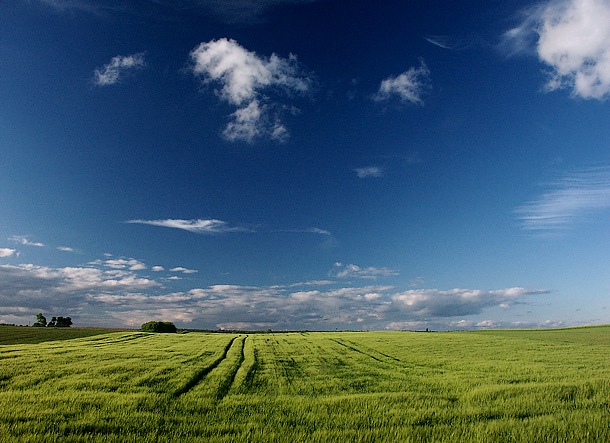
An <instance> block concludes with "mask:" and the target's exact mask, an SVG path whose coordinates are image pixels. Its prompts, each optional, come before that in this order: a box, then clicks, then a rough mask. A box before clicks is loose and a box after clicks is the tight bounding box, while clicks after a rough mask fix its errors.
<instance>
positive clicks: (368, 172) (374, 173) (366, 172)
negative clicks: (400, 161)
mask: <svg viewBox="0 0 610 443" xmlns="http://www.w3.org/2000/svg"><path fill="white" fill-rule="evenodd" d="M354 172H355V173H356V175H357V176H358V178H369V177H383V168H381V167H379V166H366V167H363V168H355V169H354Z"/></svg>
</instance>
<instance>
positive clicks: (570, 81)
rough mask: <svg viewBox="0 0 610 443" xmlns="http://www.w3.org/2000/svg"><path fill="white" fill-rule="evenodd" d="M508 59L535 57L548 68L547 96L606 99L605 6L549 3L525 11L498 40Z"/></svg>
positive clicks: (574, 0) (593, 1)
mask: <svg viewBox="0 0 610 443" xmlns="http://www.w3.org/2000/svg"><path fill="white" fill-rule="evenodd" d="M502 43H503V45H504V46H505V47H508V48H510V49H511V52H512V53H515V52H522V51H528V50H530V49H531V46H532V45H534V46H535V52H536V54H537V56H538V58H539V59H540V61H542V62H543V63H545V64H546V65H548V66H549V67H550V72H549V80H548V82H547V83H546V85H545V89H546V90H547V91H554V90H557V89H564V88H567V89H570V90H571V92H572V94H573V95H575V96H579V97H582V98H585V99H600V100H601V99H605V98H607V97H608V96H609V95H610V1H608V0H552V1H550V2H548V3H543V4H539V5H537V6H535V7H533V8H530V9H528V10H527V11H524V19H523V20H522V22H521V23H520V24H519V25H518V26H516V27H515V28H513V29H510V30H509V31H507V32H506V33H505V34H504V35H503V42H502Z"/></svg>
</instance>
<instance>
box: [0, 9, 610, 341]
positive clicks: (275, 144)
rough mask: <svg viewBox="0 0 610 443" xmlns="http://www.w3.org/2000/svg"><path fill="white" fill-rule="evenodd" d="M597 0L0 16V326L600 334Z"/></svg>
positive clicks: (604, 159)
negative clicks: (51, 323) (585, 329)
mask: <svg viewBox="0 0 610 443" xmlns="http://www.w3.org/2000/svg"><path fill="white" fill-rule="evenodd" d="M609 98H610V2H609V1H608V0H552V1H548V2H542V3H536V2H532V1H512V0H511V1H503V2H496V1H493V2H490V1H474V0H473V1H468V2H459V3H456V2H449V1H432V2H430V1H428V2H404V1H398V0H396V1H394V0H389V1H385V2H381V3H379V2H365V1H362V2H344V1H335V0H317V1H316V0H310V1H308V0H303V1H299V0H265V1H257V2H254V1H248V0H230V1H226V0H225V1H221V0H185V1H181V2H170V1H166V0H139V1H134V2H120V1H111V0H102V1H92V0H75V1H68V0H28V1H25V0H9V1H5V2H2V3H1V4H0V208H1V209H0V322H4V323H16V324H28V322H32V321H34V319H35V316H36V314H37V313H38V312H43V313H45V315H47V316H48V317H50V316H59V315H62V316H71V317H72V319H73V321H74V324H75V325H76V326H94V325H103V326H139V325H140V324H141V323H143V322H145V321H148V320H155V319H160V320H167V321H174V322H175V323H176V324H177V325H178V326H179V327H190V328H253V329H268V328H271V329H330V330H334V329H425V328H430V329H441V330H445V329H461V328H466V329H473V328H490V327H554V326H571V325H584V324H600V323H610V309H609V306H608V300H609V295H610V273H609V272H608V266H609V265H610V248H609V245H610V229H609V228H610V149H609V148H610V124H609V123H610V103H609V101H608V99H609Z"/></svg>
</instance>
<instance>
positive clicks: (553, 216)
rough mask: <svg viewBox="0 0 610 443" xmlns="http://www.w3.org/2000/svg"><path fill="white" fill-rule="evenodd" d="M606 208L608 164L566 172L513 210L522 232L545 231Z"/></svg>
mask: <svg viewBox="0 0 610 443" xmlns="http://www.w3.org/2000/svg"><path fill="white" fill-rule="evenodd" d="M609 209H610V167H605V168H594V169H587V170H583V171H578V172H574V173H572V174H569V175H567V176H566V177H564V178H563V179H562V180H561V181H559V182H557V183H555V184H553V185H552V189H551V190H550V191H548V192H545V193H544V194H542V195H541V196H540V198H538V199H536V200H533V201H531V202H528V203H526V204H525V205H523V206H521V207H520V208H518V209H517V210H516V211H515V213H516V215H517V217H518V219H519V220H520V221H521V223H522V226H523V229H525V230H526V231H534V232H538V233H544V234H548V233H554V232H555V233H556V232H558V231H561V230H565V229H567V228H568V227H570V226H571V225H573V224H574V223H576V222H578V221H580V220H584V219H586V218H587V217H589V216H591V215H593V214H595V213H596V212H601V211H607V210H609Z"/></svg>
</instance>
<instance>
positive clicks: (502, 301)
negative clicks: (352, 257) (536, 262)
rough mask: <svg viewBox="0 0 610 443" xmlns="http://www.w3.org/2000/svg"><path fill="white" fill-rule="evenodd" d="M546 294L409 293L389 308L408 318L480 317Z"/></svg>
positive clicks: (506, 291)
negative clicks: (484, 312) (534, 296)
mask: <svg viewBox="0 0 610 443" xmlns="http://www.w3.org/2000/svg"><path fill="white" fill-rule="evenodd" d="M545 293H548V291H542V290H531V289H524V288H509V289H500V290H494V291H486V290H480V289H451V290H448V291H442V290H438V289H417V290H409V291H405V292H402V293H398V294H393V295H392V296H391V299H392V302H393V303H392V306H393V307H394V308H396V309H399V310H401V311H403V312H404V313H406V314H407V315H409V316H411V317H454V316H464V315H474V314H480V313H481V312H482V311H483V309H485V308H490V307H504V308H508V307H510V306H512V305H513V304H515V303H517V302H518V301H519V300H520V299H522V298H524V297H526V296H529V295H537V294H545Z"/></svg>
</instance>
